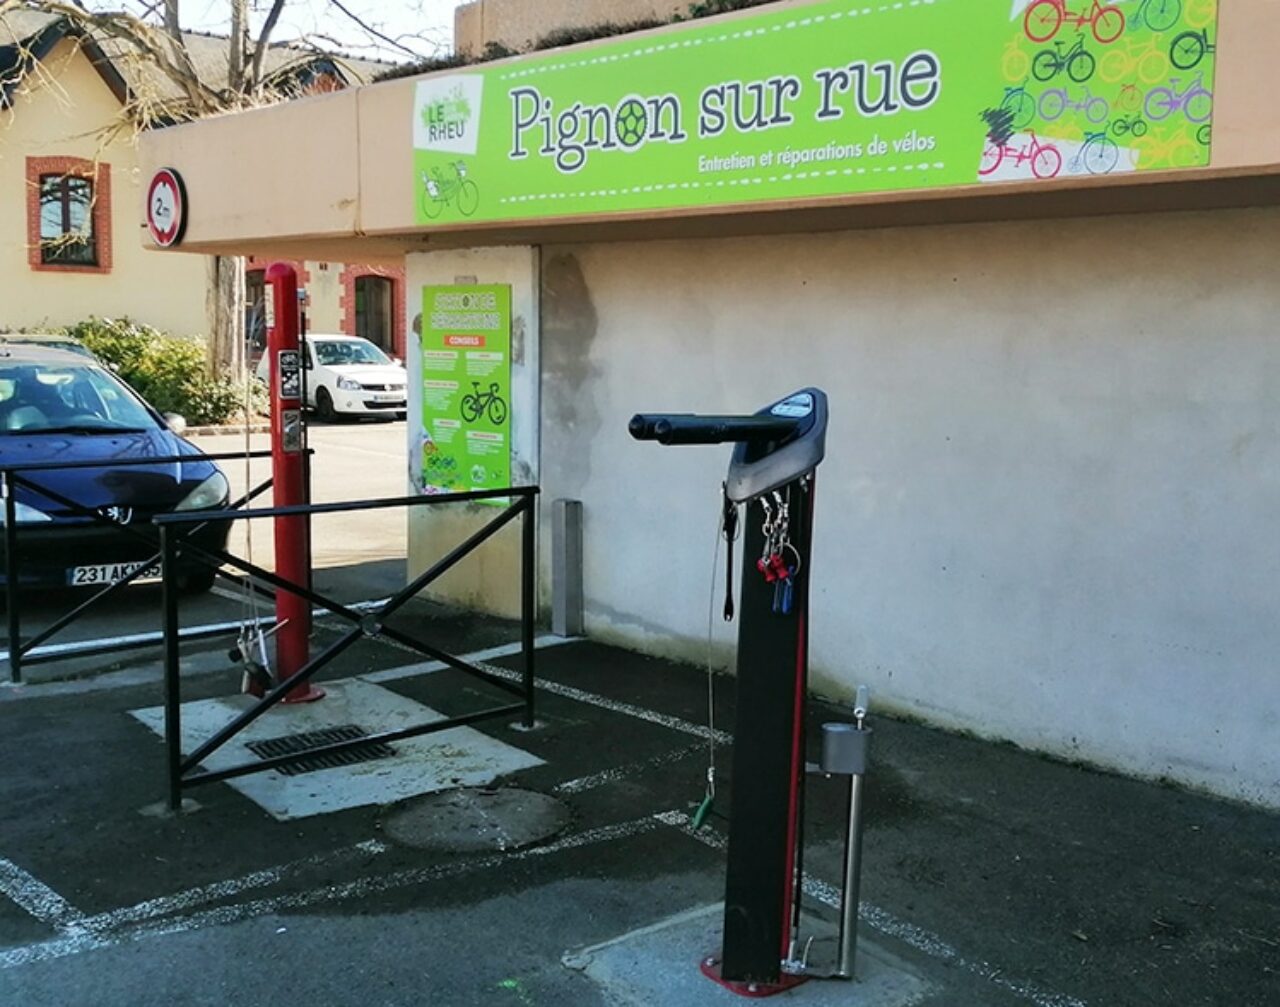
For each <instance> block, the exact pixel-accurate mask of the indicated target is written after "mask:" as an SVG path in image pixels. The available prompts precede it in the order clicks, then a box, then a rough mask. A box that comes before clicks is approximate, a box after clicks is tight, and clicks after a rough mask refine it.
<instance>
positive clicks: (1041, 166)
mask: <svg viewBox="0 0 1280 1007" xmlns="http://www.w3.org/2000/svg"><path fill="white" fill-rule="evenodd" d="M1006 158H1012V159H1013V161H1014V164H1015V165H1016V166H1018V167H1021V166H1022V165H1023V164H1027V163H1029V164H1030V165H1031V173H1032V174H1033V175H1035V177H1036V178H1039V179H1045V178H1053V177H1055V176H1056V175H1057V174H1058V172H1060V171H1061V170H1062V153H1061V152H1060V151H1059V150H1058V148H1057V147H1055V146H1054V145H1053V144H1051V143H1043V142H1041V140H1040V138H1039V137H1038V136H1036V134H1035V133H1032V134H1031V138H1030V140H1029V141H1028V142H1027V143H1026V144H1025V145H1024V146H1021V147H1019V146H1015V145H1013V144H1010V143H1008V142H1006V141H1002V140H995V141H992V142H990V143H988V144H987V148H986V150H984V151H983V152H982V165H981V167H979V168H978V174H979V175H991V174H994V173H995V172H996V171H997V170H998V169H999V168H1000V165H1002V164H1004V162H1005V159H1006Z"/></svg>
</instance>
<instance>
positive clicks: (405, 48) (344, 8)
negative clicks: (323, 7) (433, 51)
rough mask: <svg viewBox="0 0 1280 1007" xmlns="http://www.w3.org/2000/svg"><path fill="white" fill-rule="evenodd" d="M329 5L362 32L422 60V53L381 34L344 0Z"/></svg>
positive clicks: (333, 0) (330, 2)
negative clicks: (357, 26)
mask: <svg viewBox="0 0 1280 1007" xmlns="http://www.w3.org/2000/svg"><path fill="white" fill-rule="evenodd" d="M329 5H330V6H331V7H334V8H336V9H337V10H339V11H340V12H341V13H343V14H345V15H346V16H347V17H348V18H350V19H351V20H352V21H354V22H355V23H356V24H357V25H359V26H360V28H361V30H363V31H365V32H367V33H368V34H369V35H371V36H372V37H373V38H376V39H378V41H380V42H383V43H385V44H386V45H389V46H392V47H393V48H395V49H398V50H400V52H402V53H405V54H406V55H408V56H412V57H413V58H414V59H420V58H421V56H422V53H420V52H415V51H414V50H412V49H410V48H409V47H408V46H406V45H404V44H403V43H402V42H400V41H399V40H397V39H394V38H392V37H391V36H390V35H387V34H384V33H383V32H380V31H379V30H378V29H377V28H375V27H374V26H373V25H371V24H369V22H368V21H366V20H365V19H364V18H362V17H360V15H359V14H357V13H355V11H353V10H351V8H349V7H348V6H347V5H346V4H344V3H343V2H342V0H329Z"/></svg>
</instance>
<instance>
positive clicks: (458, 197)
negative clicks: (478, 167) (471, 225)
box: [422, 161, 480, 220]
mask: <svg viewBox="0 0 1280 1007" xmlns="http://www.w3.org/2000/svg"><path fill="white" fill-rule="evenodd" d="M422 187H423V193H422V212H423V213H425V214H426V215H427V217H428V218H429V219H431V220H435V219H436V218H437V217H438V216H440V214H442V213H443V212H444V210H445V207H447V206H449V205H451V204H454V203H456V204H457V207H458V212H459V213H461V214H462V215H463V216H464V217H470V216H471V215H472V214H473V213H475V212H476V207H478V206H479V205H480V187H479V186H478V185H476V183H475V182H474V181H473V180H472V179H470V178H468V177H467V165H466V162H464V161H454V162H453V164H450V165H448V166H447V167H445V168H441V167H439V166H437V167H434V168H432V169H431V170H430V171H424V172H423V173H422Z"/></svg>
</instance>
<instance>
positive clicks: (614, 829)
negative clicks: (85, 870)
mask: <svg viewBox="0 0 1280 1007" xmlns="http://www.w3.org/2000/svg"><path fill="white" fill-rule="evenodd" d="M660 824H661V823H660V821H659V819H658V818H657V817H655V816H650V815H646V816H645V817H643V818H637V819H632V820H631V821H628V822H621V823H619V824H617V825H606V826H603V827H601V828H597V829H589V830H587V831H585V832H579V833H576V834H574V835H569V836H565V837H564V838H562V839H558V840H556V841H555V842H554V843H549V844H547V845H546V846H532V847H529V848H527V849H523V850H517V851H516V852H514V853H496V854H491V855H489V856H485V857H478V858H475V859H472V860H460V861H450V862H447V863H442V864H437V865H435V866H433V867H418V868H410V869H409V870H404V871H396V872H394V873H391V874H373V875H366V876H365V877H362V878H356V879H355V880H353V881H346V882H343V883H341V884H336V885H329V886H327V887H324V888H314V889H310V890H308V891H303V892H294V893H291V894H287V895H278V896H274V897H272V898H265V899H257V900H255V901H253V902H242V903H238V904H236V905H230V906H221V907H219V908H217V909H208V910H204V911H203V912H198V913H192V914H189V915H186V916H176V917H166V918H161V919H155V920H151V921H149V922H146V923H143V924H142V925H141V926H130V925H128V924H123V925H121V924H117V925H116V928H114V929H110V930H105V931H103V932H102V933H100V934H96V935H91V936H86V935H83V934H79V935H68V936H64V937H59V938H56V939H54V940H50V941H43V942H41V943H39V944H30V945H27V946H26V947H20V948H11V949H9V950H7V951H0V970H4V969H11V968H16V967H18V966H21V965H29V964H33V963H35V962H43V961H50V960H53V959H56V958H66V957H68V956H70V955H76V954H81V953H83V952H85V951H90V950H93V949H94V948H99V947H111V946H115V945H119V944H127V943H132V942H135V941H141V940H146V939H148V938H151V937H163V936H166V935H169V934H179V933H188V932H190V931H193V930H201V929H204V928H206V927H212V926H225V925H227V924H230V923H239V922H243V921H245V920H250V919H255V918H257V917H260V916H268V915H271V914H273V913H278V912H282V911H285V910H289V909H303V908H306V907H308V906H316V905H324V904H327V903H331V902H340V901H343V900H346V899H359V898H367V897H368V896H371V895H378V894H381V893H382V892H388V891H395V890H397V889H402V888H411V887H415V886H417V885H423V884H429V883H430V882H433V881H442V880H445V879H447V878H452V877H457V876H459V875H462V874H470V873H473V872H475V871H484V870H489V869H491V868H494V867H505V866H507V865H510V864H513V863H517V862H519V861H524V860H532V859H535V858H540V857H547V856H551V855H553V854H556V853H563V852H565V851H567V850H576V849H580V848H582V847H584V846H595V845H599V844H601V843H610V842H616V841H617V840H620V839H627V838H629V837H631V836H637V835H640V834H642V833H645V832H651V831H653V830H654V829H656V828H658V827H659V825H660ZM23 873H24V874H25V872H23ZM28 877H30V876H29V875H28ZM32 880H34V879H32ZM37 883H38V882H37ZM42 887H43V886H42ZM54 895H55V897H57V896H56V893H54ZM145 904H146V903H142V905H145ZM117 912H128V910H117ZM104 915H107V916H110V915H113V914H104Z"/></svg>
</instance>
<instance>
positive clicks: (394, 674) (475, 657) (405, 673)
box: [360, 634, 582, 688]
mask: <svg viewBox="0 0 1280 1007" xmlns="http://www.w3.org/2000/svg"><path fill="white" fill-rule="evenodd" d="M381 642H383V643H388V644H391V645H392V646H395V647H397V648H399V649H400V650H404V651H408V652H409V653H411V654H416V653H418V652H417V651H416V650H413V649H412V648H410V647H405V646H403V645H402V644H398V643H396V642H395V641H394V640H383V641H381ZM581 642H582V638H581V637H576V636H551V635H549V634H548V635H546V636H539V637H536V638H535V639H534V641H533V649H534V650H546V649H547V648H548V647H562V646H564V645H565V644H566V643H581ZM523 649H524V647H523V646H522V645H521V644H519V643H504V644H501V645H499V646H497V647H488V648H486V649H485V650H473V651H472V652H471V653H470V654H460V655H458V659H459V660H462V661H468V662H471V663H472V664H478V663H480V662H483V661H496V660H497V659H498V658H500V657H512V656H514V655H516V654H519V653H520V652H521V651H522V650H523ZM448 667H449V666H448V665H447V664H445V663H444V662H443V661H427V662H424V663H423V664H410V665H406V666H404V667H400V668H385V669H383V670H382V671H371V672H369V673H368V674H367V675H361V676H360V677H361V678H362V679H364V680H365V681H366V682H373V683H374V684H375V685H385V684H386V683H387V682H398V681H400V680H401V679H405V678H416V677H417V676H419V675H434V674H435V673H436V672H440V671H446V670H447V669H448ZM486 670H490V669H486ZM499 670H501V671H503V673H504V676H505V675H507V674H514V675H515V676H516V678H517V679H519V677H520V675H519V673H518V672H507V671H506V669H499ZM543 684H544V683H542V682H539V683H538V686H539V688H541V687H542V686H543Z"/></svg>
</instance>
